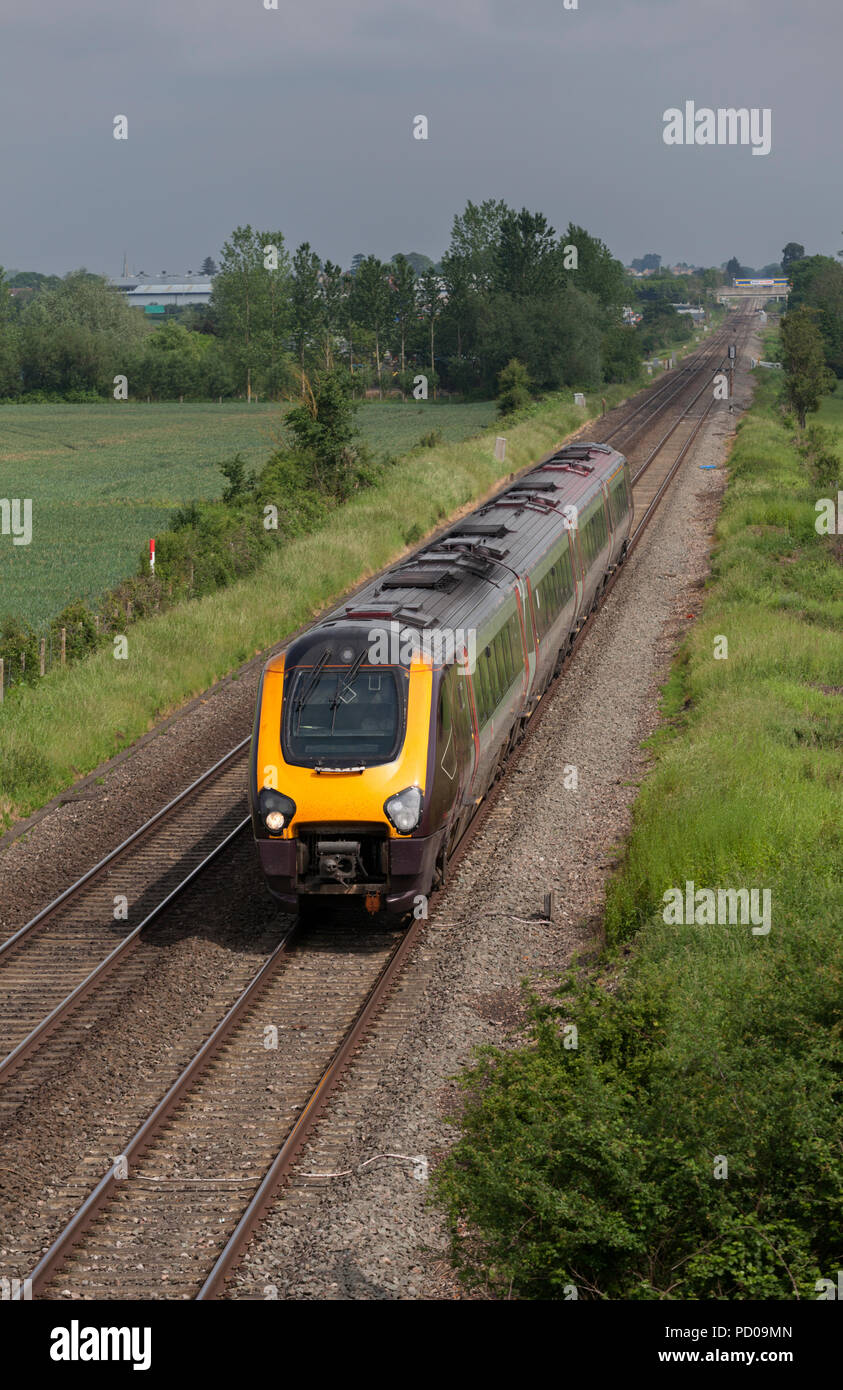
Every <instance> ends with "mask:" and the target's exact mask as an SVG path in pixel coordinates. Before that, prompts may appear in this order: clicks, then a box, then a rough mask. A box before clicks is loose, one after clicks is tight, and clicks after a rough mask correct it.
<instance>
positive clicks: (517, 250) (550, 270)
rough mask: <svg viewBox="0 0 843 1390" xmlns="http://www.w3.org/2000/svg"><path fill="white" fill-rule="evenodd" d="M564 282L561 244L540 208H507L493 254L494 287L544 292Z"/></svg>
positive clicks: (522, 292) (519, 294)
mask: <svg viewBox="0 0 843 1390" xmlns="http://www.w3.org/2000/svg"><path fill="white" fill-rule="evenodd" d="M564 283H565V277H564V273H563V268H562V253H561V248H560V247H559V246H558V245H557V242H556V233H555V232H554V230H553V228H552V227H551V226H550V223H549V222H548V220H547V218H546V217H545V215H544V213H543V212H535V213H533V212H528V210H527V208H522V209H521V211H520V212H519V213H515V212H511V211H507V212H506V213H505V214H504V215H503V217H502V218H501V223H500V238H499V241H498V245H497V248H496V255H495V288H496V289H498V290H501V291H503V293H504V294H512V295H515V296H516V297H523V296H526V295H541V296H546V295H550V294H554V293H556V292H557V291H558V290H560V289H561V288H562V286H563V285H564Z"/></svg>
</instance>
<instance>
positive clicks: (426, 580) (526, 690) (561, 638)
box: [249, 443, 632, 912]
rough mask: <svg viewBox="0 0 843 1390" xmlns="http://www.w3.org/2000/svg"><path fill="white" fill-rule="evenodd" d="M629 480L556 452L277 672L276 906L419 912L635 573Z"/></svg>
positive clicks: (271, 695) (298, 649) (589, 451)
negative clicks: (548, 694) (546, 702)
mask: <svg viewBox="0 0 843 1390" xmlns="http://www.w3.org/2000/svg"><path fill="white" fill-rule="evenodd" d="M631 520H632V487H631V479H630V474H629V467H628V464H627V463H626V460H625V459H624V458H623V456H622V455H620V454H619V453H617V452H616V451H615V450H614V449H612V448H610V447H609V446H608V445H605V444H593V443H591V444H589V443H577V444H571V445H568V446H566V447H565V448H563V449H560V450H559V451H558V452H557V453H555V454H554V455H552V456H551V457H550V458H548V459H546V460H545V461H544V462H543V463H541V464H538V465H537V466H536V467H535V468H533V469H531V470H530V471H529V472H528V473H526V474H524V475H523V476H521V477H520V478H518V479H517V480H516V481H515V482H513V483H512V484H510V486H509V487H507V488H505V489H504V490H503V491H502V492H500V493H499V494H497V495H496V496H495V497H494V498H492V499H491V500H490V501H488V502H486V503H485V504H484V505H482V506H481V507H479V508H478V509H477V511H475V512H473V513H472V514H471V515H470V516H469V517H466V518H463V520H461V521H459V522H457V523H456V524H455V525H454V526H452V527H451V528H449V529H448V530H447V531H446V532H445V533H444V534H443V535H442V536H440V537H438V538H437V539H436V540H434V541H431V542H430V543H428V544H427V545H425V546H423V547H422V548H421V549H420V550H419V551H417V552H416V553H415V554H414V555H413V556H411V557H410V558H408V559H405V560H403V561H401V562H400V563H399V564H397V565H395V566H394V567H393V568H392V569H390V570H388V571H387V572H386V573H385V574H383V575H381V576H379V577H378V578H377V579H375V580H373V581H372V582H371V583H370V584H368V585H366V586H365V587H364V589H363V590H362V591H361V592H360V593H359V594H358V595H357V597H356V598H355V600H354V602H353V603H352V604H347V605H343V606H341V607H340V608H338V609H336V610H335V611H334V612H332V613H329V614H328V615H327V616H326V617H325V618H323V619H321V620H320V621H319V622H318V623H316V624H314V625H313V626H312V627H311V628H309V629H308V630H307V631H306V632H304V633H303V634H301V635H300V636H299V637H298V638H296V639H295V640H294V641H293V642H291V643H290V645H289V646H288V647H287V649H286V650H285V652H284V653H282V655H280V656H278V657H274V658H273V659H272V660H271V661H269V662H268V663H267V665H266V667H265V669H264V672H263V675H262V678H261V684H260V690H259V694H258V704H257V710H256V716H255V729H254V735H253V740H252V757H251V769H250V788H249V790H250V800H251V807H252V820H253V826H254V832H255V838H256V842H257V847H258V854H259V858H260V863H261V867H262V869H263V872H264V874H265V876H266V879H267V883H268V885H269V888H270V891H271V892H272V893H273V894H274V896H275V897H276V898H277V899H278V900H279V901H281V902H282V903H284V904H286V905H288V906H290V907H294V906H296V905H301V903H302V901H306V900H308V899H311V898H320V897H324V896H333V895H337V894H341V895H352V896H356V897H362V898H364V899H365V901H366V905H367V906H368V907H369V908H370V909H372V910H378V909H381V908H387V909H389V910H391V911H394V912H405V911H407V910H409V909H411V908H412V907H413V905H414V903H415V901H416V900H417V898H418V896H419V895H427V894H429V893H430V891H431V889H432V888H433V887H435V886H436V885H437V884H439V883H441V882H442V881H443V880H444V877H445V875H446V873H447V863H448V857H449V855H450V854H451V852H452V851H453V849H454V847H455V846H456V844H457V843H458V842H459V840H460V838H461V837H462V835H463V834H464V832H465V830H466V828H467V826H468V824H469V822H470V820H471V818H472V816H473V815H474V813H475V811H476V809H477V807H478V806H479V805H480V803H481V802H482V800H483V798H484V796H485V795H486V794H487V792H488V790H489V788H490V787H491V786H492V784H493V782H494V780H495V777H496V776H497V775H498V773H499V771H500V769H501V767H502V766H503V764H504V762H505V760H506V758H507V756H508V754H509V753H510V752H511V750H512V748H513V747H514V746H515V744H516V743H517V742H518V740H519V738H520V737H521V736H522V734H523V732H524V729H525V727H526V725H527V723H528V721H529V719H530V718H531V716H532V714H533V713H534V711H535V709H536V706H537V705H538V702H539V701H540V700H541V698H542V696H543V694H544V692H545V690H546V689H547V687H548V685H549V684H550V682H551V680H552V679H553V677H554V675H555V674H556V673H557V672H558V670H559V668H560V667H561V664H562V662H563V661H564V659H565V656H566V655H567V653H568V651H569V650H570V648H571V646H572V644H573V642H574V640H575V638H576V634H577V632H578V631H579V628H580V627H581V625H582V623H583V622H584V621H585V619H586V618H587V616H588V614H589V613H590V612H591V611H592V610H593V609H594V607H596V605H597V603H598V602H599V598H600V594H601V592H602V590H603V588H604V586H605V584H606V582H607V580H608V577H609V575H610V574H611V573H612V571H613V569H614V568H615V567H616V566H617V565H618V564H620V563H621V562H622V560H623V558H624V556H625V553H626V548H627V545H628V541H629V535H630V528H631Z"/></svg>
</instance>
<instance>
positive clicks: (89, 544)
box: [0, 401, 495, 626]
mask: <svg viewBox="0 0 843 1390" xmlns="http://www.w3.org/2000/svg"><path fill="white" fill-rule="evenodd" d="M494 416H495V405H494V402H492V401H482V402H479V403H474V404H469V405H450V404H447V403H439V402H433V401H426V402H418V401H407V402H404V403H402V402H388V401H384V402H379V401H372V402H366V403H365V404H364V405H362V406H361V408H360V411H359V413H358V421H359V424H360V429H361V433H362V435H363V437H364V439H365V440H366V442H367V443H368V444H370V445H371V446H372V448H374V449H375V450H377V451H379V452H383V453H388V454H400V453H404V452H406V451H407V450H408V449H410V448H412V446H413V445H414V444H417V443H418V441H419V438H420V437H421V436H422V435H424V434H428V433H429V432H430V431H432V430H435V431H438V432H439V433H440V434H441V435H442V437H443V440H444V441H447V442H449V443H457V442H459V441H460V440H462V439H465V438H467V437H468V436H469V435H472V434H474V433H476V432H477V431H478V430H480V429H483V428H486V427H488V426H489V424H490V423H491V422H492V420H493V419H494ZM282 439H283V425H282V408H281V407H280V406H278V405H276V404H264V403H263V402H260V403H258V404H253V405H251V406H247V405H246V404H245V402H243V401H228V402H225V403H224V404H223V405H210V404H185V405H177V404H175V403H161V404H155V405H141V404H134V403H131V402H125V403H123V404H117V403H115V404H114V405H110V404H103V405H93V406H88V405H32V406H5V407H2V408H0V497H7V498H13V497H19V498H24V497H31V498H32V503H33V507H32V513H33V536H32V542H31V544H30V545H28V546H22V545H19V546H13V545H12V542H11V539H10V537H8V536H3V537H0V618H2V617H3V616H5V615H6V614H13V615H14V616H15V617H18V618H24V619H26V620H27V621H28V622H30V623H32V624H33V625H35V626H39V625H44V624H45V623H47V622H48V621H49V619H50V618H51V617H52V616H54V615H55V614H56V613H57V612H58V611H59V610H60V609H61V608H62V607H63V606H64V605H65V604H66V603H68V602H69V601H70V600H72V599H74V598H85V599H89V600H90V599H95V598H96V597H97V596H98V595H99V594H101V593H102V592H103V591H104V590H105V589H107V588H109V587H110V586H111V585H113V584H115V583H117V582H118V581H119V580H120V579H123V578H125V577H126V576H127V575H129V574H131V573H133V571H134V570H135V568H136V566H137V563H138V557H139V555H140V553H141V551H142V549H143V548H144V547H145V546H146V544H147V542H148V540H149V537H150V536H154V535H156V534H157V533H159V532H160V531H162V530H163V529H164V528H165V527H166V526H167V522H168V519H169V517H170V516H171V514H172V512H173V511H174V510H175V509H176V508H177V507H179V506H180V505H181V504H182V503H184V502H186V501H190V500H192V499H194V498H197V499H198V498H210V497H215V496H218V495H219V493H220V492H221V490H222V484H223V479H222V477H221V475H220V472H219V468H218V466H217V465H218V464H219V463H220V461H221V460H223V459H227V458H230V457H231V456H232V455H233V454H235V453H237V452H239V453H241V454H242V456H243V457H244V458H245V459H246V460H247V461H248V462H249V464H250V465H252V466H253V467H257V466H258V465H260V464H261V463H263V462H264V460H265V459H266V457H267V455H268V454H269V453H270V452H271V451H272V450H273V449H274V448H275V447H277V446H278V445H279V444H280V443H281V442H282Z"/></svg>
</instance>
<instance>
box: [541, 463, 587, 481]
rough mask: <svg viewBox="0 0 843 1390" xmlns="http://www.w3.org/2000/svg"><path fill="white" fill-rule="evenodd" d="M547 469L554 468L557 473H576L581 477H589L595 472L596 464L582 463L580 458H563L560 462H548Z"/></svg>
mask: <svg viewBox="0 0 843 1390" xmlns="http://www.w3.org/2000/svg"><path fill="white" fill-rule="evenodd" d="M544 467H545V468H547V469H553V471H554V472H555V473H576V474H577V476H578V477H579V478H587V477H588V476H589V474H591V473H593V472H594V464H592V463H582V462H581V461H580V460H579V459H561V460H560V461H559V462H554V463H546V464H545V465H544Z"/></svg>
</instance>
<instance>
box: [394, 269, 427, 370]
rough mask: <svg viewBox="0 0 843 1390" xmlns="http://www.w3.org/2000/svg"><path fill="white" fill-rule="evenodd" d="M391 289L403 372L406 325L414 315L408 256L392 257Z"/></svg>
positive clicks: (412, 274) (413, 285)
mask: <svg viewBox="0 0 843 1390" xmlns="http://www.w3.org/2000/svg"><path fill="white" fill-rule="evenodd" d="M431 264H432V263H431ZM392 291H393V293H392V301H393V309H394V311H395V320H396V323H397V324H398V332H399V335H400V338H401V371H402V372H403V371H404V367H405V360H404V358H405V353H404V348H405V342H406V337H407V326H408V325H409V324H410V323H411V322H412V321H413V319H414V318H415V316H416V272H415V271H414V269H413V267H412V265H411V264H410V261H409V260H408V258H407V257H406V256H402V255H401V254H400V253H399V254H398V255H397V256H393V257H392Z"/></svg>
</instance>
